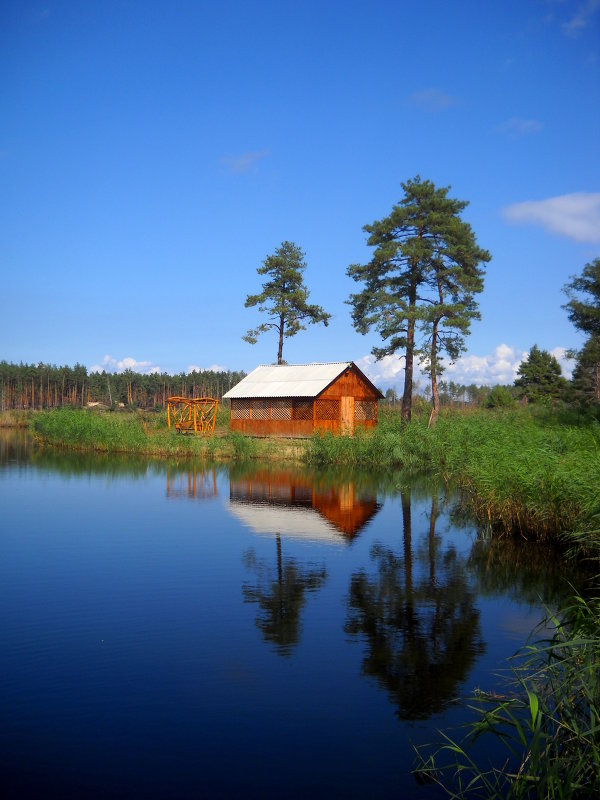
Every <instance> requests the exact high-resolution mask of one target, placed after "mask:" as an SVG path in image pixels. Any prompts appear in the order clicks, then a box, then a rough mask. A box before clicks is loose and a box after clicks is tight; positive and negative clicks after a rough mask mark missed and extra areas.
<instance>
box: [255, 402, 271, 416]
mask: <svg viewBox="0 0 600 800" xmlns="http://www.w3.org/2000/svg"><path fill="white" fill-rule="evenodd" d="M252 419H269V401H268V400H253V401H252Z"/></svg>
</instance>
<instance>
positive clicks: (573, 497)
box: [309, 409, 600, 538]
mask: <svg viewBox="0 0 600 800" xmlns="http://www.w3.org/2000/svg"><path fill="white" fill-rule="evenodd" d="M309 458H310V459H311V460H312V461H313V463H317V464H327V463H337V464H342V465H355V466H363V467H369V468H372V467H374V466H378V467H387V468H391V467H394V468H397V467H401V468H403V469H408V470H412V471H417V472H427V473H434V474H435V475H437V476H438V477H439V478H441V479H443V480H444V481H445V483H446V484H447V485H450V486H453V487H454V488H456V489H458V491H459V493H460V495H461V498H462V500H463V502H464V503H465V505H466V506H467V507H468V508H469V510H470V512H471V513H472V514H473V515H474V516H475V517H476V519H477V520H478V522H479V523H480V524H481V525H484V526H488V527H489V528H491V529H493V530H494V531H496V532H508V533H515V532H516V533H520V534H521V535H524V536H531V535H534V536H535V538H555V537H556V535H557V534H560V533H562V532H565V531H570V530H574V529H576V528H579V529H583V530H585V529H587V528H589V529H591V528H593V524H592V519H593V517H594V515H595V514H598V513H600V489H599V487H600V424H598V422H596V421H594V420H591V419H589V418H588V419H586V421H585V424H580V423H578V422H573V421H570V422H563V421H562V420H561V419H560V418H559V417H557V416H552V415H550V414H543V415H538V414H535V413H532V412H529V411H528V410H527V409H525V410H523V409H519V410H515V411H506V412H500V413H498V412H488V411H479V412H472V413H465V414H461V413H453V414H446V415H444V416H441V417H440V419H439V420H438V424H437V426H436V427H435V428H434V429H433V430H432V429H428V428H427V424H426V420H425V418H418V419H415V420H413V421H412V422H411V423H410V424H408V425H406V426H405V427H404V428H402V427H401V425H400V420H399V416H398V415H394V416H390V415H388V416H387V417H386V416H385V415H382V419H381V420H380V425H379V426H378V428H377V430H375V431H374V432H373V433H368V434H364V433H361V432H358V433H357V435H355V436H354V437H353V438H348V437H334V436H331V435H325V436H315V437H314V438H313V440H312V443H311V451H310V454H309Z"/></svg>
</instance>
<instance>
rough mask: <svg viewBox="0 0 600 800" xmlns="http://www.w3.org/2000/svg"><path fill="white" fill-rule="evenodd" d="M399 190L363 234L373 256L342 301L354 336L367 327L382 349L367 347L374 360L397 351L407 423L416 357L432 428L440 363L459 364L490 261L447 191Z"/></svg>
mask: <svg viewBox="0 0 600 800" xmlns="http://www.w3.org/2000/svg"><path fill="white" fill-rule="evenodd" d="M401 185H402V189H403V190H404V196H403V197H402V198H401V200H400V201H399V203H397V204H396V205H395V206H394V207H393V209H392V212H391V214H390V215H389V216H388V217H385V218H384V219H382V220H379V221H375V222H374V223H373V224H371V225H365V227H364V231H365V232H366V233H368V234H369V238H368V240H367V244H368V245H369V247H373V248H375V249H374V252H373V257H372V259H371V261H370V262H369V263H368V264H364V265H362V264H352V265H350V267H348V275H349V276H350V277H351V278H353V279H354V280H355V281H357V282H362V283H364V288H363V289H362V291H360V292H358V293H357V294H352V295H350V299H349V301H348V302H349V303H350V305H351V306H352V319H353V322H354V327H355V328H356V330H358V331H359V332H360V333H366V332H367V331H368V330H370V329H371V328H374V329H375V330H376V331H377V332H378V333H379V334H380V336H381V338H382V340H383V341H384V342H385V344H384V346H383V347H374V348H373V351H372V352H373V355H375V357H376V358H383V357H384V356H386V355H392V354H395V353H397V352H398V351H403V352H404V358H405V379H404V394H403V398H402V416H403V418H404V419H405V420H409V419H410V417H411V410H412V391H413V370H414V358H415V355H417V356H421V360H422V361H423V362H424V364H425V367H426V369H427V371H428V372H429V374H430V377H431V395H432V404H433V409H432V415H431V418H430V422H431V423H432V424H433V423H435V420H436V418H437V414H438V409H439V394H438V386H437V377H438V375H439V374H440V372H441V371H442V365H441V363H440V359H441V357H442V356H443V355H444V354H447V355H448V356H449V357H450V360H451V361H454V360H455V359H456V358H457V357H458V355H459V354H460V353H461V352H462V350H463V349H464V340H465V337H466V335H467V334H468V333H469V327H470V323H471V320H473V319H478V318H479V312H478V310H477V304H476V302H475V297H474V296H475V295H476V294H477V293H479V292H481V291H482V289H483V269H482V268H481V266H480V265H481V264H482V263H483V262H487V261H489V260H490V254H489V253H488V252H487V251H486V250H482V249H481V248H479V247H478V246H477V244H476V240H475V236H474V234H473V231H472V230H471V227H470V226H469V225H468V224H467V223H466V222H464V221H463V220H462V219H461V218H460V214H461V212H462V211H463V210H464V209H465V208H466V206H467V205H468V203H467V202H466V201H461V200H455V199H452V198H450V197H448V192H449V190H450V187H446V188H442V189H436V187H435V186H434V184H433V183H432V182H431V181H427V180H424V181H423V180H421V178H420V177H419V176H416V177H415V178H414V179H412V180H409V181H407V182H406V183H403V184H401Z"/></svg>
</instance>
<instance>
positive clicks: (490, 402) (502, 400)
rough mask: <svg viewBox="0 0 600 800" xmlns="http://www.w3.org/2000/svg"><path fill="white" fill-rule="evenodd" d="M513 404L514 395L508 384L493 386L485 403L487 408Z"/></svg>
mask: <svg viewBox="0 0 600 800" xmlns="http://www.w3.org/2000/svg"><path fill="white" fill-rule="evenodd" d="M515 405H516V401H515V398H514V395H513V393H512V392H511V390H510V388H509V387H508V386H494V388H493V389H492V390H491V391H490V393H489V395H488V399H487V403H486V406H487V407H488V408H514V406H515Z"/></svg>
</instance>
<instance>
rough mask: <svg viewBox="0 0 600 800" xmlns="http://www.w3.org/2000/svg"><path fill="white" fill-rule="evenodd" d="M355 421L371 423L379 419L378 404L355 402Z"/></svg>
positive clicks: (373, 401) (370, 401)
mask: <svg viewBox="0 0 600 800" xmlns="http://www.w3.org/2000/svg"><path fill="white" fill-rule="evenodd" d="M354 419H355V420H356V421H357V422H371V421H374V420H376V419H377V402H376V401H375V400H355V401H354Z"/></svg>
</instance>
